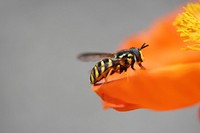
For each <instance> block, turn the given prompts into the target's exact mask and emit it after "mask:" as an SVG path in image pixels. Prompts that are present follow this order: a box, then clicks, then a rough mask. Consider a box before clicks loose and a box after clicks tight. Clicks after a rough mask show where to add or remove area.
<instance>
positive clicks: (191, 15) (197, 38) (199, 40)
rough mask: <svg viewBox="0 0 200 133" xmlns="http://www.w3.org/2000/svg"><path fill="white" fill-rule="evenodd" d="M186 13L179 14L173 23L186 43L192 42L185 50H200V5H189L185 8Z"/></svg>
mask: <svg viewBox="0 0 200 133" xmlns="http://www.w3.org/2000/svg"><path fill="white" fill-rule="evenodd" d="M183 9H184V12H183V13H182V14H179V15H178V16H177V18H176V20H175V22H174V23H173V24H174V25H175V26H176V27H177V31H178V32H180V36H181V37H184V38H185V40H184V42H192V43H193V44H192V45H188V46H186V47H185V48H184V50H200V4H199V3H189V4H188V5H187V6H186V7H184V8H183Z"/></svg>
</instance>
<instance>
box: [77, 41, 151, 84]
mask: <svg viewBox="0 0 200 133" xmlns="http://www.w3.org/2000/svg"><path fill="white" fill-rule="evenodd" d="M147 46H149V45H147V44H146V43H144V44H142V46H141V47H140V48H136V47H131V48H130V49H126V50H121V51H118V52H116V53H82V54H80V55H79V56H78V59H79V60H81V61H96V60H100V59H101V60H100V61H99V62H97V63H96V64H95V66H94V67H93V68H92V70H91V73H90V83H91V84H93V85H95V84H97V82H99V81H100V80H102V79H105V82H107V78H108V77H109V76H110V75H112V74H114V73H119V74H121V73H122V72H126V71H127V69H128V68H129V67H131V68H132V69H133V70H135V68H134V64H135V63H137V64H138V66H139V67H140V68H141V69H145V67H144V66H143V65H142V62H143V59H144V57H143V54H142V51H141V50H142V49H144V48H146V47H147Z"/></svg>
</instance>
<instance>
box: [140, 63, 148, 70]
mask: <svg viewBox="0 0 200 133" xmlns="http://www.w3.org/2000/svg"><path fill="white" fill-rule="evenodd" d="M138 65H139V66H140V68H141V69H142V70H145V69H146V68H145V67H144V66H143V65H142V63H141V62H139V63H138Z"/></svg>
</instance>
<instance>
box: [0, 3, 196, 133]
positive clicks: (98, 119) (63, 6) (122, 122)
mask: <svg viewBox="0 0 200 133" xmlns="http://www.w3.org/2000/svg"><path fill="white" fill-rule="evenodd" d="M184 2H186V0H185V1H183V0H182V1H180V0H154V1H149V0H135V1H133V0H127V1H122V0H121V1H119V0H118V1H114V0H112V1H111V0H110V1H109V0H101V1H100V0H99V1H92V0H91V1H90V0H79V1H76V0H71V1H70V0H65V1H64V0H57V1H52V0H5V1H3V0H1V1H0V133H63V132H67V133H130V132H131V133H199V132H200V128H199V122H198V118H197V109H198V106H195V107H192V108H188V109H184V110H177V111H169V112H154V111H151V110H142V109H141V110H136V111H131V112H125V113H119V112H116V111H114V110H107V111H103V110H102V109H101V102H100V99H99V97H98V96H96V94H95V93H94V92H92V90H91V89H90V84H89V82H88V77H89V73H88V72H89V70H90V69H91V67H92V66H93V64H94V63H83V62H79V61H77V59H76V56H77V54H78V53H81V52H83V51H105V52H109V51H114V50H115V49H116V48H117V46H118V45H119V44H120V43H121V42H122V40H123V39H124V38H125V37H127V36H128V35H130V34H132V33H136V32H139V31H141V30H143V29H145V28H146V27H148V25H150V24H151V22H153V20H154V19H155V18H157V17H159V16H162V15H164V14H166V13H167V12H168V11H170V10H173V9H175V8H177V7H178V6H179V5H180V3H184ZM169 39H170V38H169Z"/></svg>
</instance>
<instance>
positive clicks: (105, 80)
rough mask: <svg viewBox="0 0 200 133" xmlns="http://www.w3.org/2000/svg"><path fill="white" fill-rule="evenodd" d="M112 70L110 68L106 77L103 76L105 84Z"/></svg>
mask: <svg viewBox="0 0 200 133" xmlns="http://www.w3.org/2000/svg"><path fill="white" fill-rule="evenodd" d="M113 70H114V68H111V69H110V71H109V72H108V74H107V76H105V77H104V78H105V83H106V82H108V80H107V79H108V77H109V76H110V75H111V73H112V72H113Z"/></svg>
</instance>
